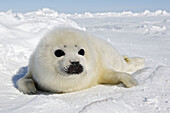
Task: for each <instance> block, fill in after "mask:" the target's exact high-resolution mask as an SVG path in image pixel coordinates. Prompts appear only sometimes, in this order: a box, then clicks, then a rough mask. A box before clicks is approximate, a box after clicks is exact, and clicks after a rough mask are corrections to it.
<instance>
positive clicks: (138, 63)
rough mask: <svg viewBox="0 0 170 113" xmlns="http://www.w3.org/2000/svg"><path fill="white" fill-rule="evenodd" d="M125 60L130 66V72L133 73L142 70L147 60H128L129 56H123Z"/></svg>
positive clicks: (136, 58) (133, 58)
mask: <svg viewBox="0 0 170 113" xmlns="http://www.w3.org/2000/svg"><path fill="white" fill-rule="evenodd" d="M123 57H124V60H125V61H126V62H127V64H128V67H129V68H128V70H127V71H128V72H130V73H133V72H135V71H137V70H139V69H142V68H143V67H144V65H145V59H144V58H140V57H132V58H128V57H127V56H123Z"/></svg>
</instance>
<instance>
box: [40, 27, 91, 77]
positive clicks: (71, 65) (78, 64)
mask: <svg viewBox="0 0 170 113" xmlns="http://www.w3.org/2000/svg"><path fill="white" fill-rule="evenodd" d="M85 37H86V36H85V35H83V32H82V31H79V32H78V31H77V30H76V31H74V30H73V29H71V30H70V29H67V30H62V29H61V30H55V31H52V32H51V33H49V34H48V35H47V36H46V37H45V38H44V39H43V40H42V44H43V46H44V47H43V48H44V49H45V50H43V49H41V51H42V52H46V53H43V55H45V56H43V57H44V60H43V61H47V62H46V63H47V64H50V65H51V66H50V67H54V69H50V70H55V72H56V75H57V76H60V77H61V76H62V78H63V77H64V78H75V77H78V76H83V75H86V73H87V67H86V66H87V63H88V60H87V59H88V58H89V56H88V54H89V51H90V50H89V48H88V45H89V44H88V43H87V42H88V41H87V39H86V38H85ZM40 45H41V44H40ZM41 48H42V47H41Z"/></svg>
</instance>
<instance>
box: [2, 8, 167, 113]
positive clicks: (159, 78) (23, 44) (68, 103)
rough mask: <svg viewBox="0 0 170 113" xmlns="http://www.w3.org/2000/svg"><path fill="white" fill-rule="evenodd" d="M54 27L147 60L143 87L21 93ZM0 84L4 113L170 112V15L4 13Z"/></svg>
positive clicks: (141, 72) (141, 81) (140, 79)
mask: <svg viewBox="0 0 170 113" xmlns="http://www.w3.org/2000/svg"><path fill="white" fill-rule="evenodd" d="M54 26H58V27H59V26H65V27H70V26H72V27H75V28H78V29H82V30H86V31H87V32H89V33H91V34H94V35H97V36H99V37H100V38H103V39H105V40H107V41H108V42H110V43H111V44H112V45H113V46H114V47H115V48H116V49H117V50H118V51H119V52H120V53H121V54H124V55H127V56H130V57H135V56H141V57H144V58H145V59H146V66H145V68H144V69H141V70H139V71H137V72H135V73H134V74H133V76H134V77H135V78H136V79H137V80H138V82H139V85H138V86H137V87H134V88H125V87H123V85H122V84H120V85H115V86H113V85H98V86H95V87H92V88H89V89H87V90H83V91H79V92H73V93H68V94H49V93H45V92H39V94H36V95H25V94H22V93H21V92H19V91H18V90H17V89H16V81H17V80H18V79H19V78H21V77H22V76H24V75H25V73H26V72H27V65H28V61H29V57H30V55H31V53H32V52H33V50H34V48H35V46H36V44H37V43H38V41H39V40H40V39H41V37H42V36H43V35H44V34H45V33H46V32H47V31H48V30H49V29H52V28H53V27H54ZM0 82H1V83H0V112H1V113H23V112H24V113H169V112H170V13H167V12H166V11H156V12H149V11H145V12H142V13H132V12H122V13H115V12H113V13H111V12H109V13H96V14H91V13H85V14H58V13H57V12H56V11H54V10H50V9H42V10H39V11H36V12H29V13H25V14H22V13H17V14H15V13H12V11H8V12H0Z"/></svg>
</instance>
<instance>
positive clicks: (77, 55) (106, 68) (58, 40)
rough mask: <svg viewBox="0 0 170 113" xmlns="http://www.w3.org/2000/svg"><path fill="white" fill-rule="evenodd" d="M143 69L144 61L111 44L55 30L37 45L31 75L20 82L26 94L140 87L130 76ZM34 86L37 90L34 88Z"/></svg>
mask: <svg viewBox="0 0 170 113" xmlns="http://www.w3.org/2000/svg"><path fill="white" fill-rule="evenodd" d="M143 66H144V59H142V58H128V57H124V56H122V55H120V54H119V53H118V52H117V51H116V50H115V49H114V48H113V47H112V45H111V44H109V43H108V42H106V41H104V40H102V39H99V38H96V37H95V36H92V35H90V34H88V33H86V32H84V31H80V30H76V29H70V28H65V29H55V30H53V31H50V32H49V33H48V34H47V35H46V36H45V37H44V38H43V39H42V40H41V41H40V43H39V44H38V46H37V48H36V49H35V51H34V53H33V54H32V56H31V58H30V62H29V68H28V73H27V75H26V76H25V77H23V78H21V79H20V80H19V81H18V82H17V85H18V89H19V90H20V91H21V92H23V93H28V94H29V93H36V91H37V88H40V89H42V90H46V91H49V92H72V91H78V90H82V89H85V88H89V87H92V86H94V85H97V84H118V83H120V82H123V83H124V84H125V85H126V86H127V87H132V86H135V85H137V81H136V80H135V79H134V78H133V77H132V76H131V75H129V74H128V73H132V72H134V71H136V70H138V69H140V68H142V67H143ZM35 84H36V86H37V87H35Z"/></svg>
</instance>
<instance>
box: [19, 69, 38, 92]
mask: <svg viewBox="0 0 170 113" xmlns="http://www.w3.org/2000/svg"><path fill="white" fill-rule="evenodd" d="M17 87H18V90H19V91H21V92H23V93H24V94H35V93H36V92H37V89H36V87H35V82H34V81H33V79H32V75H31V73H30V72H28V73H27V75H26V76H25V77H23V78H21V79H19V80H18V81H17Z"/></svg>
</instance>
